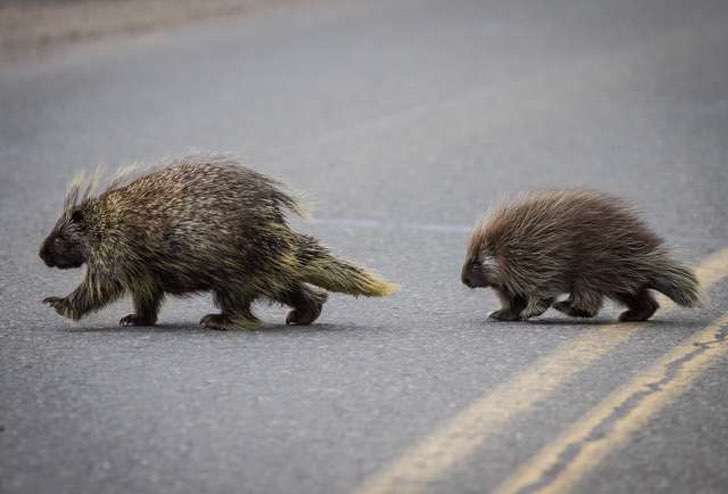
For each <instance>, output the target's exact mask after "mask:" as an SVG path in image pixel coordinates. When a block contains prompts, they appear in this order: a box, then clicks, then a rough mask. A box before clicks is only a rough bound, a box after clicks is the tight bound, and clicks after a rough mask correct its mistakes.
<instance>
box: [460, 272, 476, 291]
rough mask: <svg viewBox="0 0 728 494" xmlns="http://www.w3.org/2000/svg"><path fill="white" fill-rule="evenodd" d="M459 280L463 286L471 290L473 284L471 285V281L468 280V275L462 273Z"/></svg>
mask: <svg viewBox="0 0 728 494" xmlns="http://www.w3.org/2000/svg"><path fill="white" fill-rule="evenodd" d="M461 279H462V282H463V285H465V286H467V287H468V288H473V286H474V283H473V280H472V279H471V278H470V275H469V274H468V273H463V275H462V278H461Z"/></svg>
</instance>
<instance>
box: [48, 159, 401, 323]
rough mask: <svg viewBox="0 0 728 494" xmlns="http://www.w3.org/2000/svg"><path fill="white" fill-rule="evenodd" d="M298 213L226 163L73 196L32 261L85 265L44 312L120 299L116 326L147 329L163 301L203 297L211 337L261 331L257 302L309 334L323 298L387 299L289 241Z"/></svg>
mask: <svg viewBox="0 0 728 494" xmlns="http://www.w3.org/2000/svg"><path fill="white" fill-rule="evenodd" d="M287 211H292V212H294V213H300V209H299V206H298V204H297V202H296V201H295V200H294V199H293V198H292V197H291V196H290V195H288V194H287V193H286V192H284V191H283V190H282V188H281V186H280V184H279V183H278V182H277V181H275V180H272V179H270V178H268V177H266V176H264V175H262V174H260V173H257V172H255V171H253V170H250V169H248V168H245V167H242V166H240V165H239V164H238V163H237V162H236V161H235V160H234V159H232V158H229V157H225V156H189V157H186V158H183V159H180V160H177V161H174V162H172V163H171V164H169V165H167V166H163V167H160V168H158V169H156V170H155V171H152V172H151V173H149V174H148V175H145V176H141V177H139V178H136V179H134V180H126V181H125V182H116V183H112V185H111V186H109V187H108V188H107V189H106V190H105V191H104V192H102V193H101V194H100V195H98V196H95V197H94V196H93V195H92V193H91V187H86V189H85V190H82V188H81V187H80V186H79V185H75V186H72V187H71V188H70V191H69V193H68V195H67V196H66V203H65V207H64V211H63V215H62V216H61V218H60V219H59V220H58V222H57V224H56V226H55V227H54V228H53V231H52V232H51V234H50V235H49V236H48V238H46V240H45V241H44V242H43V246H42V248H41V250H40V257H41V258H42V259H43V260H44V261H45V262H46V264H47V265H48V266H56V267H58V268H61V269H65V268H75V267H80V266H81V265H82V264H84V263H86V265H87V272H86V276H85V279H84V281H83V282H82V283H81V285H80V286H79V287H78V288H77V289H76V290H74V291H73V292H72V293H71V294H70V295H68V296H67V297H64V298H58V297H49V298H47V299H45V300H44V302H46V303H48V304H50V305H51V306H52V307H54V308H55V309H56V311H57V312H58V313H59V314H61V315H63V316H66V317H70V318H72V319H76V320H77V319H80V318H81V317H83V316H84V315H86V314H88V313H90V312H92V311H95V310H98V309H100V308H101V307H103V306H104V305H106V304H108V303H110V302H112V301H113V300H115V299H117V298H119V297H120V296H121V295H123V294H124V293H129V294H131V296H132V299H133V303H134V313H133V314H129V315H128V316H126V317H124V318H123V319H121V321H120V323H121V324H122V325H151V324H154V323H155V322H156V320H157V312H158V310H159V307H160V305H161V303H162V300H163V298H164V296H165V294H172V295H185V294H192V293H197V292H205V291H211V292H212V293H213V298H214V301H215V303H216V305H217V306H219V307H220V309H221V313H220V314H209V315H207V316H205V317H204V318H202V320H201V321H200V324H202V325H203V326H205V327H208V328H214V329H226V328H231V327H243V328H250V327H255V326H256V325H257V324H258V320H257V319H256V318H255V316H254V315H253V314H252V313H251V310H250V306H251V304H252V302H253V301H254V300H256V299H257V298H259V297H265V298H267V299H269V300H273V301H276V302H280V303H282V304H286V305H289V306H291V307H292V308H293V310H292V311H290V312H289V314H288V316H287V318H286V322H287V323H289V324H310V323H312V322H313V321H314V320H316V318H317V317H318V316H319V314H320V313H321V308H322V305H323V303H324V302H325V301H326V298H327V294H326V292H325V291H324V290H320V289H318V288H315V287H313V286H311V285H316V286H318V287H321V288H323V289H325V290H331V291H335V292H343V293H349V294H352V295H365V296H384V295H388V294H390V293H392V292H393V291H395V289H396V285H393V284H390V283H388V282H387V281H384V280H383V279H381V278H378V277H377V276H375V275H374V274H372V273H369V272H368V271H366V270H365V269H363V268H361V267H358V266H356V265H354V264H351V263H348V262H345V261H342V260H340V259H337V258H335V257H333V256H332V255H331V254H330V253H329V251H328V250H327V249H326V248H325V247H323V246H322V245H321V244H320V243H319V242H318V241H317V240H316V239H315V238H313V237H311V236H308V235H303V234H300V233H297V232H295V231H294V230H292V229H291V228H290V227H289V225H288V223H287V221H286V212H287Z"/></svg>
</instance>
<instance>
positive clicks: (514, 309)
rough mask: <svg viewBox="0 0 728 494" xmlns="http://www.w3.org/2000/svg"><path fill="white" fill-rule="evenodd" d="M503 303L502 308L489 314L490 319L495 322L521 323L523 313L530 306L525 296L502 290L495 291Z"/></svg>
mask: <svg viewBox="0 0 728 494" xmlns="http://www.w3.org/2000/svg"><path fill="white" fill-rule="evenodd" d="M495 292H496V294H497V295H498V298H499V299H500V302H501V308H500V309H499V310H497V311H494V312H491V313H490V314H488V319H493V320H495V321H520V320H521V312H523V310H524V309H525V308H526V306H527V305H528V300H527V299H526V297H524V296H523V295H516V294H512V293H509V292H508V291H507V290H505V289H502V288H496V289H495Z"/></svg>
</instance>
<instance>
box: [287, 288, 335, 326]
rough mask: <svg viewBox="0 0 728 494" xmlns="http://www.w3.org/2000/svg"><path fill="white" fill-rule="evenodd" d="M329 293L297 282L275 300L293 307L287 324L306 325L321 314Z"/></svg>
mask: <svg viewBox="0 0 728 494" xmlns="http://www.w3.org/2000/svg"><path fill="white" fill-rule="evenodd" d="M326 299H328V294H327V293H326V292H325V291H323V290H319V289H316V288H314V287H311V286H308V285H304V284H302V283H301V284H297V285H294V286H292V287H291V288H290V289H288V290H286V291H285V292H282V293H280V294H278V295H276V296H275V300H276V301H278V302H280V303H282V304H285V305H288V306H290V307H293V310H292V311H290V312H289V313H288V315H287V316H286V324H296V325H300V326H306V325H308V324H311V323H312V322H314V321H315V320H316V319H318V317H319V316H320V315H321V309H322V308H323V305H324V303H325V302H326Z"/></svg>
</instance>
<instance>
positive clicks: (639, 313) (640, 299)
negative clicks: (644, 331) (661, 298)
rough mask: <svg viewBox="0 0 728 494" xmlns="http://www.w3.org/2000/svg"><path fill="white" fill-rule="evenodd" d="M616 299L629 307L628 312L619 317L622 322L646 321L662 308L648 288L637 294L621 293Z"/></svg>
mask: <svg viewBox="0 0 728 494" xmlns="http://www.w3.org/2000/svg"><path fill="white" fill-rule="evenodd" d="M615 298H616V299H617V301H619V302H621V303H623V304H624V305H626V306H627V310H626V311H624V312H622V313H621V314H620V315H619V320H620V321H646V320H647V319H649V318H650V317H652V314H654V313H655V311H656V310H657V309H658V307H660V304H658V303H657V300H655V298H654V297H653V296H652V294H651V293H650V292H649V291H648V290H647V289H646V288H643V289H642V290H639V291H638V292H637V293H620V294H617V295H616V296H615Z"/></svg>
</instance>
